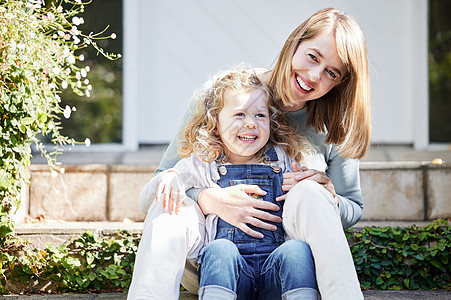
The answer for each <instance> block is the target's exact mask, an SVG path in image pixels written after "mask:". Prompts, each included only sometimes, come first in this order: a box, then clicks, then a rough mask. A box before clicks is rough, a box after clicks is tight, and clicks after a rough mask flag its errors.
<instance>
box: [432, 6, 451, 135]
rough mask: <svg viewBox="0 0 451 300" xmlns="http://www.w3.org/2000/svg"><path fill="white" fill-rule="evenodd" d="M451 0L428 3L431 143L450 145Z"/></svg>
mask: <svg viewBox="0 0 451 300" xmlns="http://www.w3.org/2000/svg"><path fill="white" fill-rule="evenodd" d="M450 12H451V1H448V0H430V2H429V141H430V143H451V118H450V116H451V18H450V17H449V13H450Z"/></svg>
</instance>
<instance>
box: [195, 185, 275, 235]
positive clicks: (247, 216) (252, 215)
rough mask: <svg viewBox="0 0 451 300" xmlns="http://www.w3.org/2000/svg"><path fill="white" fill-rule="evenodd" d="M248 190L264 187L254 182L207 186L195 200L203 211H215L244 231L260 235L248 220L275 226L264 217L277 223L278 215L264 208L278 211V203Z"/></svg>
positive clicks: (257, 190)
mask: <svg viewBox="0 0 451 300" xmlns="http://www.w3.org/2000/svg"><path fill="white" fill-rule="evenodd" d="M248 193H254V194H258V195H264V194H265V191H263V190H262V189H260V188H259V187H258V186H257V185H243V184H242V185H235V186H230V187H226V188H209V189H204V190H203V191H202V192H200V193H199V198H198V204H199V206H200V207H201V209H202V211H203V212H204V214H205V215H207V214H215V215H218V216H219V217H220V218H221V219H223V220H224V221H226V222H228V223H229V224H232V225H234V226H236V227H238V228H239V229H241V230H242V231H244V232H245V233H247V234H249V235H251V236H253V237H256V238H262V237H263V235H262V234H261V233H260V232H257V231H255V230H252V229H251V228H250V227H249V226H248V224H251V225H254V226H257V227H260V228H263V229H267V230H273V231H274V230H276V226H274V225H271V224H268V223H266V222H264V221H271V222H276V223H280V222H281V221H282V220H281V218H280V217H278V216H275V215H272V214H270V213H268V212H265V211H263V210H273V211H278V210H279V206H277V205H276V204H274V203H270V202H268V201H261V200H257V199H254V198H252V197H250V196H249V195H248Z"/></svg>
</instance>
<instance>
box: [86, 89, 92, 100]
mask: <svg viewBox="0 0 451 300" xmlns="http://www.w3.org/2000/svg"><path fill="white" fill-rule="evenodd" d="M85 94H86V97H88V98H89V97H91V93H90V92H89V90H85Z"/></svg>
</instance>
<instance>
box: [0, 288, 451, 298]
mask: <svg viewBox="0 0 451 300" xmlns="http://www.w3.org/2000/svg"><path fill="white" fill-rule="evenodd" d="M363 296H364V298H365V300H398V299H399V300H419V299H427V300H449V299H451V292H449V291H375V290H368V291H363ZM3 297H4V298H5V300H7V299H8V300H9V299H10V300H13V299H14V300H44V299H46V300H47V299H48V300H63V299H64V300H92V299H98V300H125V299H127V295H126V294H124V293H105V294H65V295H5V296H3ZM179 299H180V300H195V299H197V296H195V295H193V294H191V293H188V292H181V293H180V297H179Z"/></svg>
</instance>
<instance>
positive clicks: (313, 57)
mask: <svg viewBox="0 0 451 300" xmlns="http://www.w3.org/2000/svg"><path fill="white" fill-rule="evenodd" d="M308 56H310V58H311V59H312V60H314V61H318V59H317V58H316V56H315V55H314V54H311V53H309V54H308Z"/></svg>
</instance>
